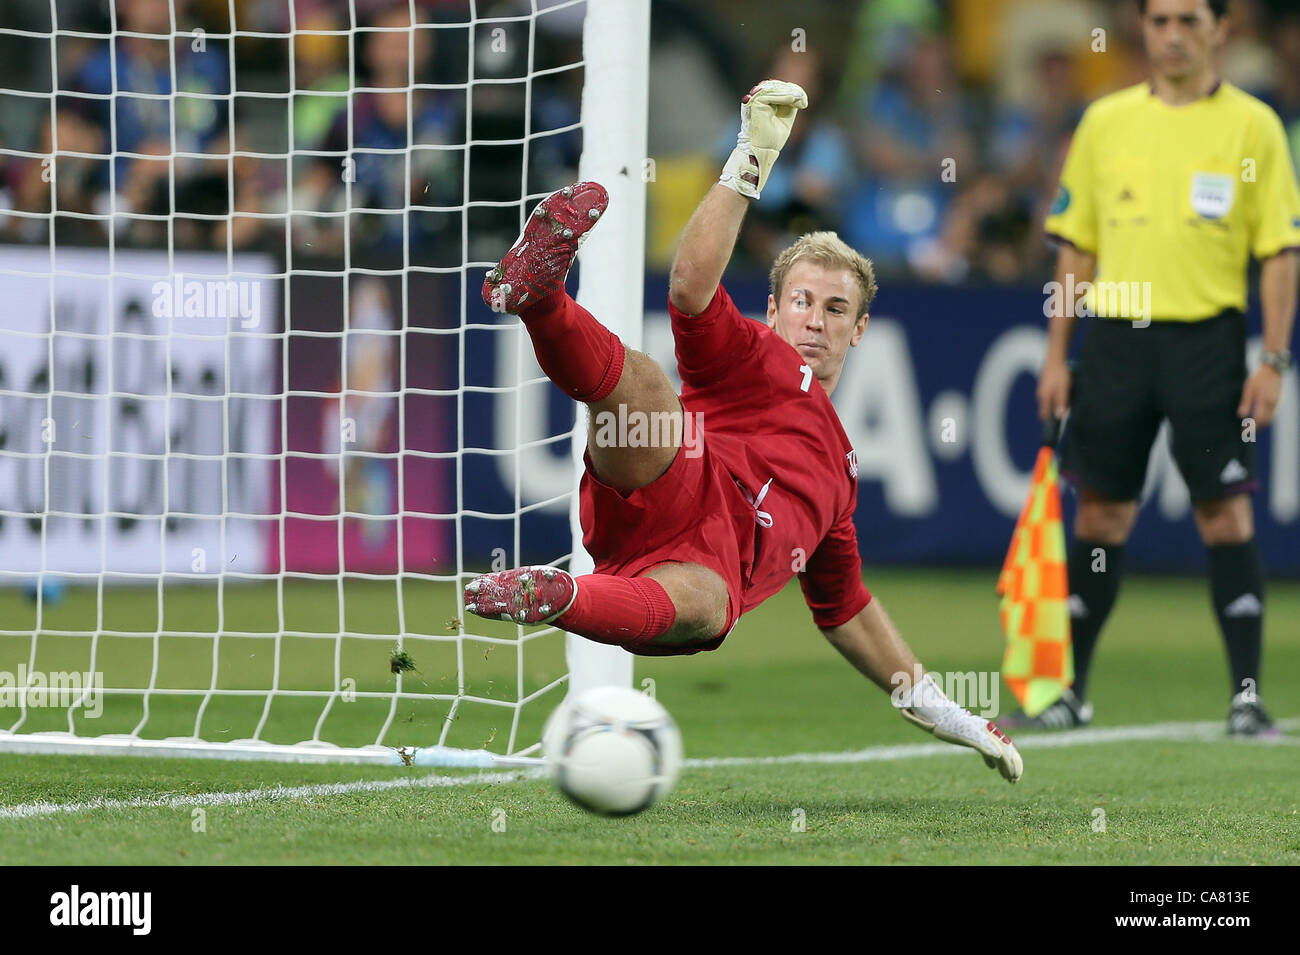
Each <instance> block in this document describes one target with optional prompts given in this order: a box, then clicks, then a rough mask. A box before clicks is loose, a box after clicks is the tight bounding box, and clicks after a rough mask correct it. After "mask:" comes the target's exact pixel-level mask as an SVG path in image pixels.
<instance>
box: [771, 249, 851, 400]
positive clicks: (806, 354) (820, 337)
mask: <svg viewBox="0 0 1300 955" xmlns="http://www.w3.org/2000/svg"><path fill="white" fill-rule="evenodd" d="M861 299H862V294H861V292H860V291H859V289H858V284H857V281H856V280H855V279H854V277H853V273H852V272H850V271H849V270H848V269H834V268H832V269H827V268H824V267H822V266H820V265H818V264H817V263H815V262H811V261H808V260H806V259H805V260H802V261H799V262H796V263H795V264H794V265H792V266H791V267H790V271H789V272H787V273H786V276H785V282H784V283H782V287H781V291H780V300H779V301H778V300H777V297H776V296H775V295H769V296H768V297H767V324H768V325H769V326H771V327H772V329H773V330H774V331H775V332H776V333H777V335H779V336H780V337H781V338H782V339H783V340H785V341H787V342H789V343H790V344H791V345H792V346H794V350H795V351H797V352H798V353H799V354H800V356H801V357H802V358H803V360H804V361H805V362H807V363H808V367H809V368H811V369H812V373H813V376H814V377H815V378H816V379H817V380H818V381H820V382H821V383H822V385H823V386H824V387H825V388H826V391H827V392H828V393H829V392H830V391H831V389H832V388H834V387H835V383H836V382H837V381H839V377H840V371H841V370H842V369H843V367H844V358H845V356H846V355H848V352H849V349H850V348H852V347H854V346H856V345H857V343H858V342H859V341H861V340H862V333H863V332H864V331H865V330H866V328H867V316H866V315H865V314H863V313H862V309H861V304H860V303H861Z"/></svg>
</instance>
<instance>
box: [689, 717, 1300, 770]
mask: <svg viewBox="0 0 1300 955" xmlns="http://www.w3.org/2000/svg"><path fill="white" fill-rule="evenodd" d="M1277 725H1278V727H1279V728H1282V729H1289V728H1292V727H1296V726H1300V719H1287V720H1278V721H1277ZM1014 739H1015V744H1016V748H1017V749H1022V750H1023V749H1064V748H1067V747H1071V746H1088V745H1091V744H1093V743H1131V742H1139V741H1143V740H1175V741H1177V740H1199V741H1202V742H1207V743H1208V742H1230V741H1231V742H1246V741H1241V740H1235V739H1233V738H1232V737H1229V736H1228V735H1226V734H1225V732H1224V729H1223V723H1222V722H1219V721H1217V720H1216V721H1214V722H1201V723H1153V724H1151V725H1149V726H1111V727H1104V728H1100V729H1082V730H1071V731H1070V732H1068V733H1044V732H1038V733H1032V734H1030V735H1028V736H1016V737H1015V738H1014ZM1249 742H1250V743H1251V744H1254V745H1260V746H1268V745H1276V744H1278V743H1282V744H1286V743H1292V742H1297V740H1296V739H1295V738H1294V737H1287V736H1281V737H1277V738H1274V739H1271V740H1250V741H1249ZM965 752H968V750H967V748H966V747H964V746H954V745H952V744H951V743H904V744H900V745H897V746H869V747H867V748H866V749H859V750H852V751H850V752H847V753H791V754H789V755H787V756H718V757H713V758H710V759H688V760H686V767H687V768H688V769H713V768H717V767H722V766H779V765H783V764H789V763H875V762H881V761H883V760H890V759H915V758H917V757H921V756H948V755H957V754H959V753H965Z"/></svg>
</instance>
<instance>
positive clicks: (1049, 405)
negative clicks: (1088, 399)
mask: <svg viewBox="0 0 1300 955" xmlns="http://www.w3.org/2000/svg"><path fill="white" fill-rule="evenodd" d="M1069 408H1070V366H1069V365H1068V364H1066V363H1065V362H1063V361H1054V360H1052V359H1048V360H1047V361H1046V362H1044V363H1043V373H1042V374H1041V375H1039V376H1038V417H1039V419H1040V420H1042V421H1046V420H1048V419H1049V418H1064V417H1065V412H1066V411H1068V410H1069Z"/></svg>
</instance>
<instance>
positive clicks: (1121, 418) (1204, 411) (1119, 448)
mask: <svg viewBox="0 0 1300 955" xmlns="http://www.w3.org/2000/svg"><path fill="white" fill-rule="evenodd" d="M1087 324H1088V328H1087V332H1086V334H1085V337H1084V341H1083V350H1082V354H1081V356H1080V360H1079V365H1078V367H1077V368H1076V369H1075V373H1074V387H1073V392H1072V395H1071V407H1070V419H1069V422H1068V424H1067V427H1066V431H1065V444H1064V448H1063V450H1062V455H1061V471H1062V473H1063V474H1064V475H1065V476H1066V477H1067V479H1069V480H1071V481H1073V482H1074V483H1075V484H1077V485H1080V486H1082V487H1084V488H1087V489H1089V490H1091V491H1094V492H1096V493H1097V494H1099V495H1101V496H1102V497H1104V498H1109V499H1111V500H1116V501H1130V500H1136V499H1137V498H1138V496H1139V495H1140V494H1141V492H1142V485H1143V483H1144V481H1145V479H1146V471H1147V459H1148V457H1149V456H1150V453H1151V445H1152V443H1153V442H1154V441H1155V437H1156V432H1157V431H1158V430H1159V428H1160V421H1161V419H1163V418H1168V419H1169V424H1170V427H1171V428H1172V431H1173V454H1174V460H1175V461H1176V462H1177V464H1178V470H1179V471H1181V472H1182V475H1183V480H1185V481H1186V482H1187V487H1188V490H1190V491H1191V495H1192V500H1193V501H1208V500H1214V499H1217V498H1222V497H1227V496H1228V495H1230V494H1239V493H1241V492H1243V491H1250V490H1252V489H1253V488H1254V486H1255V444H1254V440H1253V438H1254V435H1253V433H1250V434H1244V433H1243V432H1244V428H1243V426H1242V422H1241V419H1240V418H1238V417H1237V406H1238V404H1239V403H1240V401H1241V390H1242V388H1243V386H1244V385H1245V382H1246V319H1245V316H1244V315H1243V314H1242V313H1241V312H1237V311H1228V312H1224V313H1222V314H1220V315H1218V316H1216V317H1214V318H1210V319H1205V320H1204V321H1199V322H1152V323H1151V324H1150V325H1148V326H1146V327H1141V328H1139V327H1135V326H1134V325H1133V323H1132V322H1130V321H1127V320H1123V319H1106V318H1091V319H1088V320H1087ZM1247 438H1250V439H1251V440H1246V439H1247Z"/></svg>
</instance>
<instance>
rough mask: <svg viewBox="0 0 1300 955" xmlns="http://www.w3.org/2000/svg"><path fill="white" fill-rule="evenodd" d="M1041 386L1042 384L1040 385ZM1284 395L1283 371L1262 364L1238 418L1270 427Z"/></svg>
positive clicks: (1252, 378) (1243, 396)
mask: <svg viewBox="0 0 1300 955" xmlns="http://www.w3.org/2000/svg"><path fill="white" fill-rule="evenodd" d="M1040 388H1041V385H1040ZM1281 397H1282V373H1281V372H1280V371H1278V370H1277V369H1276V368H1274V367H1273V366H1272V365H1260V366H1259V367H1258V368H1256V369H1255V373H1254V374H1253V375H1251V376H1250V377H1249V378H1247V379H1246V387H1245V388H1243V389H1242V390H1241V403H1240V404H1239V405H1237V417H1238V418H1254V419H1255V426H1256V427H1259V428H1266V427H1268V424H1269V422H1271V421H1272V420H1273V413H1274V412H1276V411H1277V403H1278V400H1279V399H1280V398H1281Z"/></svg>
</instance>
